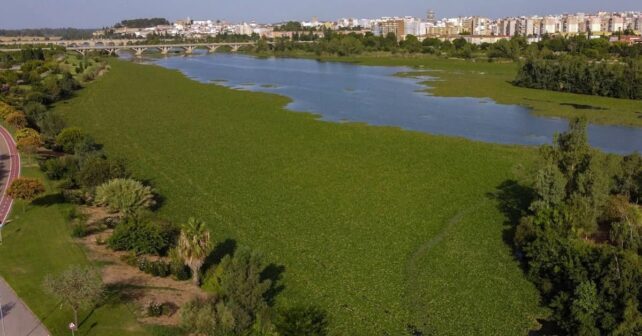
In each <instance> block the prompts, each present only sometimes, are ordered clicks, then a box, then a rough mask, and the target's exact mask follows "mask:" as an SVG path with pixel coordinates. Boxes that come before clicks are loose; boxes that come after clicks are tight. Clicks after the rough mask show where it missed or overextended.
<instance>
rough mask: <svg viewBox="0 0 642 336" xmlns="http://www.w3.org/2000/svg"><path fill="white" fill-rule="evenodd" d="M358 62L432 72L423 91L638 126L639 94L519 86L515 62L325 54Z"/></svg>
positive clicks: (640, 115) (640, 119)
mask: <svg viewBox="0 0 642 336" xmlns="http://www.w3.org/2000/svg"><path fill="white" fill-rule="evenodd" d="M323 59H324V60H329V61H347V62H354V63H359V64H364V65H388V66H411V67H416V68H417V69H418V70H424V71H420V72H418V73H415V74H420V75H421V74H426V75H430V76H434V77H437V79H438V80H437V81H430V82H427V83H426V84H427V85H429V86H431V88H430V89H429V91H430V92H431V93H433V94H435V95H437V96H444V97H462V96H464V97H479V98H486V97H488V98H491V99H493V100H495V101H496V102H498V103H501V104H517V105H523V106H527V107H529V108H531V109H533V112H534V113H535V114H537V115H541V116H548V117H563V118H572V117H577V116H584V117H586V118H587V119H588V120H589V121H590V122H591V123H595V124H605V125H628V126H637V127H642V100H630V99H617V98H607V97H599V96H590V95H580V94H573V93H564V92H555V91H547V90H536V89H528V88H522V87H518V86H514V85H512V84H511V83H510V82H511V81H512V80H513V79H515V75H516V73H517V67H518V66H517V64H516V63H512V62H509V63H489V62H487V61H477V62H473V61H466V60H459V59H445V58H437V57H433V56H413V57H410V56H409V57H403V56H396V57H395V56H386V57H375V56H367V55H366V56H358V57H330V58H323Z"/></svg>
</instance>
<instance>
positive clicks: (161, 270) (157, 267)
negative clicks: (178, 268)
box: [137, 257, 170, 278]
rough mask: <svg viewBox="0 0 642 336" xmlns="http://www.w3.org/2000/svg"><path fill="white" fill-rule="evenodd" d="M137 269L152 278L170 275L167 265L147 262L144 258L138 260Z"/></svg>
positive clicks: (160, 262) (161, 262) (158, 262)
mask: <svg viewBox="0 0 642 336" xmlns="http://www.w3.org/2000/svg"><path fill="white" fill-rule="evenodd" d="M137 264H138V269H139V270H141V271H143V272H145V273H147V274H151V275H153V276H157V277H161V278H164V277H167V276H168V275H170V267H169V264H168V263H165V262H163V261H161V260H158V261H149V260H147V259H146V258H144V257H141V258H138V262H137Z"/></svg>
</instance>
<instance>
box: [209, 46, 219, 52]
mask: <svg viewBox="0 0 642 336" xmlns="http://www.w3.org/2000/svg"><path fill="white" fill-rule="evenodd" d="M218 48H220V46H218V45H210V46H207V49H208V51H209V52H211V53H214V52H216V49H218Z"/></svg>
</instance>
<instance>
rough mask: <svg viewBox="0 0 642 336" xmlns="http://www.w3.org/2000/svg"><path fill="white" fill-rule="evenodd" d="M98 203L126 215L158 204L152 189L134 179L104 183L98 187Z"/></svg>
mask: <svg viewBox="0 0 642 336" xmlns="http://www.w3.org/2000/svg"><path fill="white" fill-rule="evenodd" d="M96 203H97V204H98V205H100V206H106V207H107V208H108V209H109V210H110V211H112V212H120V213H121V214H123V215H125V216H131V215H133V214H134V213H136V212H138V211H140V210H144V209H148V208H150V207H152V206H153V205H154V204H156V202H155V201H154V195H153V193H152V189H151V188H150V187H147V186H144V185H143V184H142V183H140V182H138V181H136V180H132V179H113V180H110V181H109V182H106V183H103V184H102V185H100V186H99V187H98V188H97V189H96Z"/></svg>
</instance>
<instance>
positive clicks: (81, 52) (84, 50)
mask: <svg viewBox="0 0 642 336" xmlns="http://www.w3.org/2000/svg"><path fill="white" fill-rule="evenodd" d="M76 51H77V52H78V53H79V54H81V55H83V56H85V55H86V54H87V49H79V50H76Z"/></svg>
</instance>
